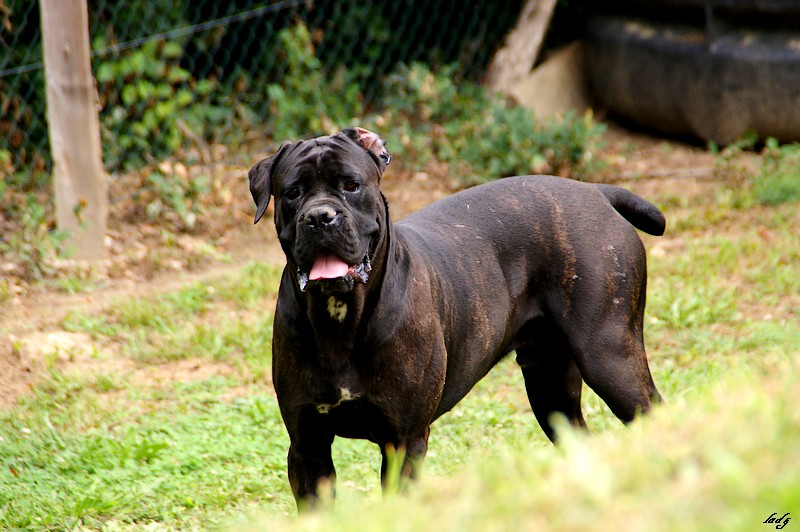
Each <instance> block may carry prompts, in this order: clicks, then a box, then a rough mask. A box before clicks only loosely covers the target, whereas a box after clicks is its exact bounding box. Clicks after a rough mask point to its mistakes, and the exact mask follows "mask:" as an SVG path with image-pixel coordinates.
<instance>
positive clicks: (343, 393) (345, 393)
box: [317, 387, 358, 414]
mask: <svg viewBox="0 0 800 532" xmlns="http://www.w3.org/2000/svg"><path fill="white" fill-rule="evenodd" d="M353 399H358V394H354V393H353V392H351V391H350V390H348V389H347V388H344V387H342V388H339V400H338V401H336V403H334V404H332V405H331V404H327V403H321V404H318V405H317V412H319V413H320V414H327V413H329V412H330V411H331V410H332V409H334V408H336V407H337V406H339V405H340V404H342V403H344V402H345V401H352V400H353Z"/></svg>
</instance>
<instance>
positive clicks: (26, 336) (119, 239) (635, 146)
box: [0, 125, 714, 408]
mask: <svg viewBox="0 0 800 532" xmlns="http://www.w3.org/2000/svg"><path fill="white" fill-rule="evenodd" d="M606 144H607V145H606V147H605V148H604V149H603V153H602V158H603V159H604V160H605V161H606V162H607V166H606V167H605V168H603V169H601V170H600V172H599V174H598V176H597V180H600V181H606V182H620V181H623V182H624V186H627V187H629V188H631V189H633V190H634V191H636V192H639V193H641V194H643V195H644V196H645V197H652V196H654V195H656V194H660V193H662V192H663V191H664V190H669V191H673V192H674V193H675V194H681V193H684V192H685V191H686V190H687V189H688V187H693V186H696V185H697V183H698V182H700V181H702V180H705V179H709V178H710V177H711V176H712V172H713V169H714V167H713V165H714V157H713V156H712V155H710V154H709V153H708V152H707V151H705V150H703V149H700V148H695V147H691V146H687V145H683V144H679V143H675V142H670V141H664V140H658V139H653V138H651V137H648V136H646V135H641V134H637V133H631V132H629V131H626V130H623V129H620V128H618V127H615V126H613V125H612V126H610V127H609V130H608V132H607V135H606ZM259 158H260V157H259V156H258V155H254V156H252V157H251V158H250V160H248V161H242V163H241V164H219V165H216V166H214V167H213V168H211V169H209V168H208V167H203V168H198V169H194V168H190V169H183V170H182V171H184V172H186V173H187V175H186V176H185V177H187V178H190V179H191V178H192V177H193V176H196V175H198V174H199V173H201V172H205V173H210V174H211V176H212V177H211V183H212V189H213V194H212V197H213V200H212V203H211V205H209V208H208V209H207V216H205V217H201V218H200V219H199V220H198V221H197V224H196V226H195V227H194V229H193V230H192V231H191V232H189V233H180V232H179V231H176V230H174V229H173V230H172V231H165V230H164V228H163V225H159V224H158V223H155V222H152V223H151V222H146V221H145V222H143V221H142V220H146V219H147V218H146V217H145V216H143V214H142V209H143V208H144V205H145V204H146V202H147V201H148V199H147V198H146V197H142V196H141V195H140V194H139V192H138V189H137V187H140V186H141V177H135V176H134V177H127V178H126V177H121V178H115V179H114V180H113V181H112V186H111V190H110V195H111V197H112V198H113V201H112V212H111V218H110V230H109V242H108V244H109V252H110V259H109V260H108V261H107V262H106V263H104V264H100V265H94V266H91V267H87V266H85V265H79V264H77V265H76V264H74V263H73V264H61V265H56V267H57V268H62V269H63V270H64V271H65V272H68V273H70V274H71V275H73V276H74V275H75V273H76V271H78V272H84V275H85V277H86V283H87V284H88V285H90V286H91V289H90V290H88V291H85V292H78V293H72V294H71V293H66V292H65V291H63V289H58V287H57V286H54V285H53V284H49V285H47V284H38V285H31V286H25V287H24V289H22V290H20V293H18V294H15V295H13V296H12V297H10V299H9V300H7V301H4V302H2V303H0V305H2V314H1V315H0V408H3V407H5V406H8V405H10V404H13V403H14V402H15V401H16V399H17V398H18V397H20V396H21V395H22V394H25V393H27V392H29V390H30V389H31V387H32V386H33V385H35V383H36V381H37V379H38V378H39V377H40V376H41V375H42V374H43V373H44V372H45V371H46V370H47V369H48V368H53V367H55V368H58V369H60V370H64V371H73V370H74V371H83V372H93V373H124V374H131V375H132V376H133V377H132V378H133V379H135V381H136V382H139V383H141V384H142V385H145V386H165V385H167V384H169V383H170V382H174V381H182V380H201V379H206V378H208V377H210V376H213V375H223V376H224V375H230V374H231V373H233V372H235V371H236V370H235V369H233V368H231V367H230V366H228V365H226V364H224V363H221V362H215V361H209V360H204V359H189V360H182V361H179V362H173V363H169V364H159V365H143V364H137V363H136V362H134V361H131V360H128V359H126V358H123V357H121V356H119V355H118V354H117V352H116V351H117V349H116V348H115V346H114V345H101V344H98V342H96V341H94V340H93V339H92V338H91V337H89V336H88V335H85V334H80V333H71V332H67V331H65V330H64V329H63V320H64V318H65V317H66V316H67V315H68V313H69V312H71V311H74V310H85V311H89V312H91V313H101V312H102V311H103V310H104V309H106V308H108V307H109V306H110V305H111V304H112V303H113V302H114V301H117V300H120V299H124V298H129V297H143V296H144V297H147V296H153V295H156V294H159V293H162V292H169V291H174V290H177V289H179V288H180V287H182V286H184V285H187V284H190V283H194V282H203V281H205V280H209V279H213V278H218V277H222V276H226V275H229V274H231V273H233V272H236V271H238V270H239V269H240V268H241V265H242V264H243V263H245V262H248V261H251V260H259V261H266V262H270V263H276V264H283V262H284V258H283V254H282V252H281V249H280V246H279V244H278V241H277V238H276V236H275V234H274V230H273V227H272V225H271V223H270V222H269V221H268V220H269V218H270V217H271V213H269V212H268V214H267V215H266V216H265V217H264V220H267V222H266V223H264V222H262V223H261V224H259V225H256V226H254V225H253V223H252V217H253V214H254V208H253V205H252V201H251V199H250V193H249V190H248V185H247V179H246V175H247V170H248V169H249V165H250V164H252V163H253V162H255V161H257V160H258V159H259ZM448 173H449V168H448V167H447V166H446V165H440V164H436V163H432V164H430V165H428V167H426V168H425V169H424V171H421V172H415V173H411V172H402V171H399V170H398V169H397V167H396V166H390V167H389V169H388V170H387V173H386V175H385V176H384V178H383V183H382V189H383V191H384V193H385V195H386V196H387V199H388V200H389V205H390V209H391V213H392V218H393V219H394V220H395V221H396V220H399V219H401V218H403V217H405V216H406V215H408V214H410V213H411V212H414V211H416V210H418V209H419V208H421V207H423V206H425V205H427V204H429V203H431V202H433V201H436V200H438V199H440V198H442V197H444V196H446V195H448V194H450V193H452V192H453V191H454V190H455V189H456V188H457V184H456V182H455V181H454V179H453V177H452V176H449V175H448ZM270 210H271V208H270ZM165 223H166V222H165ZM659 245H660V246H661V247H662V248H664V249H666V248H667V247H669V246H675V245H680V243H679V242H670V240H669V239H665V240H662V241H660V243H659ZM236 393H238V392H236V391H233V392H232V394H233V395H235V394H236Z"/></svg>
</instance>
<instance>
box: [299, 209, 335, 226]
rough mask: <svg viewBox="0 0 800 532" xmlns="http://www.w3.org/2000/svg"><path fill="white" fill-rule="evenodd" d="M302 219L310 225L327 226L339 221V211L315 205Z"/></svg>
mask: <svg viewBox="0 0 800 532" xmlns="http://www.w3.org/2000/svg"><path fill="white" fill-rule="evenodd" d="M300 221H302V222H305V224H306V225H308V226H309V227H312V228H314V227H327V226H331V225H336V224H337V223H339V213H337V212H336V211H335V210H334V209H332V208H330V207H313V208H311V209H309V210H308V211H307V212H306V213H305V214H304V215H303V216H302V217H301V218H300Z"/></svg>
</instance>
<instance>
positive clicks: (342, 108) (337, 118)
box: [267, 24, 361, 139]
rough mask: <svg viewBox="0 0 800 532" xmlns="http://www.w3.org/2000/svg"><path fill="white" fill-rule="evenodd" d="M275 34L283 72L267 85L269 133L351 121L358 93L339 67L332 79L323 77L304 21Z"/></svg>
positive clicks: (291, 134)
mask: <svg viewBox="0 0 800 532" xmlns="http://www.w3.org/2000/svg"><path fill="white" fill-rule="evenodd" d="M278 37H279V40H280V43H281V48H280V53H281V59H282V60H283V61H284V62H285V64H286V72H285V74H284V76H283V78H282V79H281V81H280V83H273V84H271V85H269V86H268V87H267V93H268V94H269V100H270V114H271V115H272V123H271V125H272V133H273V137H274V138H277V139H292V138H298V137H307V136H309V135H315V134H323V133H333V132H335V131H336V130H338V129H339V128H340V127H341V124H349V123H352V121H353V120H354V118H355V117H356V116H358V115H360V114H361V95H360V93H359V91H358V86H357V85H355V84H354V83H352V82H350V81H349V78H350V75H349V74H348V72H347V71H346V70H341V71H340V72H339V76H338V79H334V80H333V81H332V82H330V81H328V80H327V79H325V76H324V74H323V71H322V63H321V62H320V60H319V59H318V58H317V56H316V55H315V53H314V45H313V43H312V42H311V35H310V34H309V32H308V28H307V27H306V26H305V25H304V24H297V25H296V26H294V27H292V28H285V29H283V30H281V31H280V33H279V34H278Z"/></svg>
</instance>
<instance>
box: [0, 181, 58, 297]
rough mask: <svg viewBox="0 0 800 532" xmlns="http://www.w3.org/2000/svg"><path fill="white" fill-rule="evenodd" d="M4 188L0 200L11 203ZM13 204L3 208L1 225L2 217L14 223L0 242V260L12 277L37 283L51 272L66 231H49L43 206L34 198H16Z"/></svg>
mask: <svg viewBox="0 0 800 532" xmlns="http://www.w3.org/2000/svg"><path fill="white" fill-rule="evenodd" d="M4 188H5V187H4V186H0V197H3V199H4V201H5V200H9V199H10V196H11V195H10V194H6V191H5V190H4ZM15 198H17V199H19V198H21V201H18V202H17V201H14V202H13V203H11V204H7V205H5V206H4V209H3V211H4V212H3V214H2V215H0V221H2V218H3V217H4V216H5V215H8V217H9V219H13V220H15V221H16V223H15V227H14V230H12V231H6V234H5V235H3V238H2V239H0V257H2V258H3V259H4V260H7V261H8V262H9V263H10V264H12V265H13V266H14V270H12V271H11V273H14V274H15V275H17V276H18V277H20V278H22V279H25V280H29V281H30V280H38V279H42V278H44V277H47V276H48V275H51V274H52V273H53V272H54V268H53V266H52V263H53V259H54V258H55V257H56V256H57V255H58V254H59V253H60V251H61V245H62V243H63V241H64V239H65V238H66V237H67V233H66V232H65V231H58V230H51V229H50V224H49V223H48V218H49V216H48V213H47V208H46V206H45V204H44V203H43V202H42V200H41V198H39V197H37V195H36V194H33V193H27V194H25V195H24V196H22V195H20V194H17V195H15Z"/></svg>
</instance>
